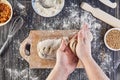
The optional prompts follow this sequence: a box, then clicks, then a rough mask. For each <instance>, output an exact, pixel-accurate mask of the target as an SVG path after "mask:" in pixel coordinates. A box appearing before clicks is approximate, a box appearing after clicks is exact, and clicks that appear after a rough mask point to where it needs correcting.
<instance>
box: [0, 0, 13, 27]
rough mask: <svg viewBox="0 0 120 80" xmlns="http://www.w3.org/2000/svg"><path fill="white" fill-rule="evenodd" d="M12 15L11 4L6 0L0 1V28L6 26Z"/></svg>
mask: <svg viewBox="0 0 120 80" xmlns="http://www.w3.org/2000/svg"><path fill="white" fill-rule="evenodd" d="M12 15H13V9H12V6H11V4H10V3H9V2H8V1H7V0H0V26H3V25H5V24H7V23H8V22H9V21H10V20H11V18H12Z"/></svg>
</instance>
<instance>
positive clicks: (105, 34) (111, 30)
mask: <svg viewBox="0 0 120 80" xmlns="http://www.w3.org/2000/svg"><path fill="white" fill-rule="evenodd" d="M112 30H119V31H120V28H112V29H110V30H108V31H107V32H106V34H105V36H104V42H105V45H106V46H107V48H108V49H110V50H112V51H120V49H114V48H111V47H110V46H109V45H108V44H107V41H106V36H107V35H108V33H109V32H110V31H112Z"/></svg>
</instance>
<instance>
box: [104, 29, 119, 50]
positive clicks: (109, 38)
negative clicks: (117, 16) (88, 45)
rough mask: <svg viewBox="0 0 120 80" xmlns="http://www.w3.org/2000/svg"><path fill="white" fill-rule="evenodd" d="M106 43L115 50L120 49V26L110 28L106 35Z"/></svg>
mask: <svg viewBox="0 0 120 80" xmlns="http://www.w3.org/2000/svg"><path fill="white" fill-rule="evenodd" d="M104 42H105V45H106V46H107V47H108V48H109V49H110V50H113V51H120V28H112V29H110V30H108V31H107V32H106V34H105V36H104Z"/></svg>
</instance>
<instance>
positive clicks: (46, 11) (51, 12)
mask: <svg viewBox="0 0 120 80" xmlns="http://www.w3.org/2000/svg"><path fill="white" fill-rule="evenodd" d="M64 4H65V0H61V3H60V4H59V5H57V4H56V5H55V6H54V7H52V8H44V7H43V6H42V5H41V4H40V2H39V0H32V7H33V9H34V11H35V12H36V13H37V14H38V15H40V16H43V17H53V16H56V15H57V14H59V13H60V12H61V11H62V9H63V7H64Z"/></svg>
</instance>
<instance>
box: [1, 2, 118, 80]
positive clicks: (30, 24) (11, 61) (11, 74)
mask: <svg viewBox="0 0 120 80" xmlns="http://www.w3.org/2000/svg"><path fill="white" fill-rule="evenodd" d="M8 1H9V2H10V3H11V4H12V6H13V9H14V16H13V17H15V16H17V15H19V9H18V7H16V3H15V1H14V0H8ZM18 1H19V2H21V3H22V4H23V5H25V7H26V12H27V15H26V16H25V17H24V19H25V24H24V26H23V27H22V29H21V30H20V31H19V32H18V33H16V35H15V36H14V38H13V40H12V42H11V43H10V45H9V47H8V48H7V49H6V50H5V52H4V53H5V54H4V55H3V56H1V57H0V80H45V79H46V77H47V76H48V75H49V73H50V71H51V69H34V70H31V69H29V65H28V63H27V62H26V61H25V60H24V59H22V57H21V56H20V54H19V46H20V43H21V42H22V41H23V40H24V39H25V38H26V37H27V36H28V34H29V31H30V30H51V29H52V30H55V29H62V30H64V29H66V28H63V27H62V25H61V24H62V23H56V22H55V21H56V20H58V21H59V20H62V19H63V18H64V17H67V14H68V13H67V12H66V9H67V7H69V6H71V3H74V4H76V5H78V6H79V5H80V3H81V2H83V1H85V2H88V3H89V4H91V5H92V6H94V7H99V8H101V9H102V10H104V11H106V12H107V13H109V14H111V15H113V16H115V17H117V18H119V19H120V5H119V4H120V1H119V0H115V1H116V2H117V4H118V6H117V8H116V9H111V8H109V7H107V6H105V5H104V4H102V3H100V2H99V1H98V0H66V3H65V7H64V9H63V11H62V12H61V13H60V14H58V15H57V16H55V17H52V18H44V17H41V16H39V15H38V14H36V13H35V12H34V10H33V8H32V6H31V0H18ZM111 1H113V2H114V0H111ZM74 9H75V10H79V17H81V14H80V13H81V11H82V10H81V8H80V7H77V8H74ZM97 22H98V23H100V24H101V25H102V27H101V28H100V29H99V31H98V32H96V34H98V37H99V38H98V39H97V40H96V42H95V40H93V42H92V54H93V57H94V59H95V60H96V62H97V63H98V64H99V65H101V64H102V63H103V62H104V60H103V61H102V60H100V59H99V56H100V53H101V52H102V53H104V54H108V55H109V56H110V57H111V58H109V57H108V58H107V59H108V62H109V61H110V63H107V62H106V63H105V66H103V67H105V68H102V69H104V71H105V73H106V74H107V76H108V77H109V78H110V79H111V80H120V77H119V76H120V74H118V73H120V66H119V67H118V68H116V64H117V63H118V60H119V58H120V52H119V51H118V52H113V51H111V50H109V49H107V48H106V46H105V44H104V42H103V37H104V34H105V32H106V31H107V30H108V29H110V28H112V27H111V26H109V25H107V24H106V23H104V22H102V21H100V20H97ZM43 23H44V24H43ZM47 23H50V26H51V27H47V26H48V24H47ZM53 24H57V25H56V26H53ZM80 24H81V23H79V25H80ZM79 28H80V27H78V24H76V25H75V24H74V25H71V26H70V27H69V28H67V29H79ZM8 30H9V24H7V25H5V26H3V27H0V47H1V46H2V45H3V43H4V41H5V40H6V38H7V34H8ZM94 42H95V43H96V44H93V43H94ZM38 64H39V63H38ZM101 67H102V66H101ZM116 72H117V73H116ZM68 80H88V78H87V75H86V73H85V70H84V69H76V70H75V71H74V72H73V73H72V74H71V75H70V76H69V79H68Z"/></svg>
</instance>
